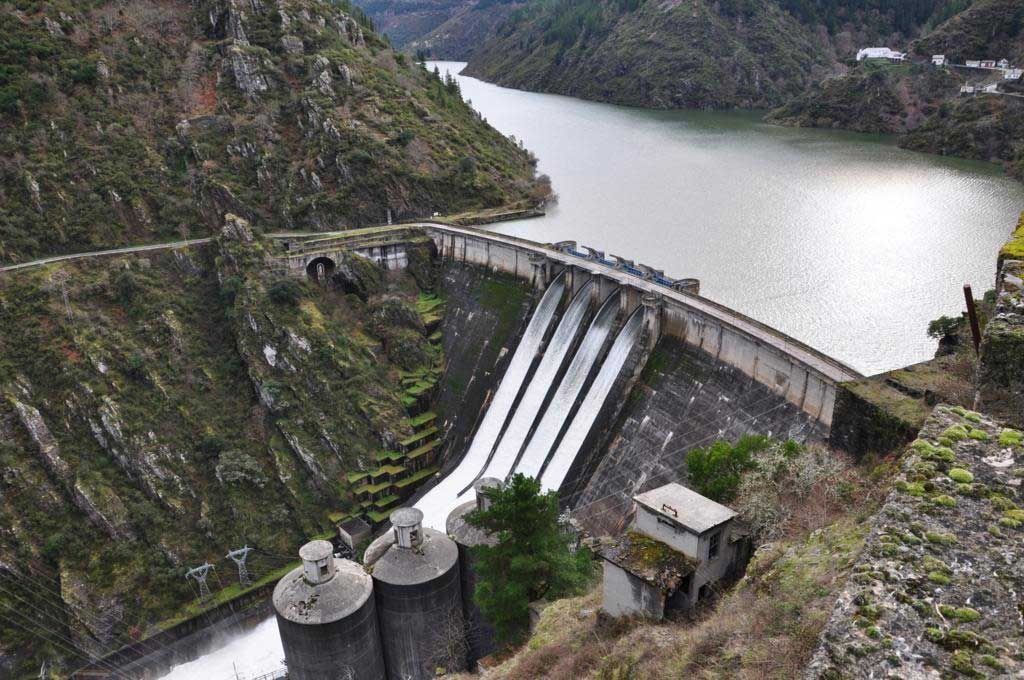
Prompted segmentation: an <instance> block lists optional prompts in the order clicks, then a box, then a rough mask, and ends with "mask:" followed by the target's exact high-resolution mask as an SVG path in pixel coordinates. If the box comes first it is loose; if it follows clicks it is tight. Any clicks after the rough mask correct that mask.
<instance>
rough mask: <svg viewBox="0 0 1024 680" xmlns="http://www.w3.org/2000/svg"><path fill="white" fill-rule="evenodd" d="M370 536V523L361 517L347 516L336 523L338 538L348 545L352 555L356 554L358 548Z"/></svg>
mask: <svg viewBox="0 0 1024 680" xmlns="http://www.w3.org/2000/svg"><path fill="white" fill-rule="evenodd" d="M372 536H373V534H372V529H371V528H370V525H369V524H367V523H366V521H365V520H363V519H362V518H361V517H349V518H348V519H346V520H345V521H343V522H341V523H339V524H338V539H339V540H340V541H341V542H342V543H343V544H344V545H346V546H348V548H349V550H351V551H352V554H353V555H358V554H359V550H360V549H361V548H362V547H363V546H365V545H366V544H367V543H369V542H370V538H372Z"/></svg>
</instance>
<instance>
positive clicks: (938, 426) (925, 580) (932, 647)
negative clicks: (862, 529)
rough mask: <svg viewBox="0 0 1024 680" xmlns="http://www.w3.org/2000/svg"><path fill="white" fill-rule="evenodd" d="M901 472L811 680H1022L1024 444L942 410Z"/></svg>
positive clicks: (975, 418) (983, 419) (983, 422)
mask: <svg viewBox="0 0 1024 680" xmlns="http://www.w3.org/2000/svg"><path fill="white" fill-rule="evenodd" d="M901 468H902V470H901V473H900V476H899V478H898V479H897V482H896V485H895V488H894V489H893V491H892V492H891V493H890V495H889V497H888V498H887V499H886V502H885V504H884V506H883V508H882V510H881V511H880V512H879V513H878V515H877V516H876V517H875V519H874V520H873V528H872V530H871V534H870V536H869V538H868V540H867V543H866V545H865V548H864V551H863V553H862V554H861V557H860V558H859V560H858V562H857V564H856V565H855V566H854V569H853V572H854V573H853V576H852V578H851V581H850V582H849V583H848V584H847V586H846V587H845V588H844V589H843V590H842V591H841V593H840V596H839V599H838V602H837V603H836V606H835V609H834V611H833V612H832V616H831V618H830V620H829V623H828V625H827V627H826V629H825V632H824V634H823V636H822V641H821V644H820V647H819V648H818V650H817V652H816V654H815V656H814V659H813V661H812V663H811V665H810V666H809V668H808V671H807V674H806V676H807V677H808V678H890V677H899V678H939V677H953V676H956V675H957V674H959V675H962V676H965V677H1006V678H1010V677H1020V676H1021V674H1022V673H1024V662H1022V660H1021V659H1022V651H1024V644H1022V640H1024V638H1022V636H1021V634H1022V630H1021V623H1020V616H1021V611H1022V607H1024V563H1022V562H1021V560H1020V555H1019V546H1020V542H1021V535H1022V534H1021V532H1022V530H1024V509H1022V508H1021V504H1024V493H1022V490H1021V479H1022V476H1024V435H1022V433H1021V432H1020V431H1018V430H1014V429H1009V428H1006V427H1003V426H1002V425H1000V424H999V423H997V422H995V421H993V420H991V419H990V418H988V417H987V416H983V415H980V414H978V413H975V412H972V411H966V410H964V409H961V408H958V407H953V408H950V407H948V406H939V407H937V408H936V409H935V411H934V413H933V414H932V416H931V417H930V418H929V419H928V421H927V422H926V423H925V426H924V428H923V429H922V430H921V432H920V435H919V438H918V439H917V440H915V441H914V442H913V443H912V444H911V445H910V446H909V447H908V448H907V450H906V453H905V455H904V457H903V460H902V463H901Z"/></svg>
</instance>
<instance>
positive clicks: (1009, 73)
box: [1003, 68, 1024, 80]
mask: <svg viewBox="0 0 1024 680" xmlns="http://www.w3.org/2000/svg"><path fill="white" fill-rule="evenodd" d="M1022 76H1024V69H1020V68H1008V69H1006V70H1005V71H1003V80H1020V79H1021V77H1022Z"/></svg>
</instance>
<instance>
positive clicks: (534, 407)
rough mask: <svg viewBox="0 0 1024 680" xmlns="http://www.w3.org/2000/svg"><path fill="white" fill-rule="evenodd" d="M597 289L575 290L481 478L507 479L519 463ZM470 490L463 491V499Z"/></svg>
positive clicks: (591, 284) (590, 283)
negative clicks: (528, 438)
mask: <svg viewBox="0 0 1024 680" xmlns="http://www.w3.org/2000/svg"><path fill="white" fill-rule="evenodd" d="M593 291H594V282H593V281H588V282H587V283H586V284H585V285H584V286H583V287H582V288H581V289H580V290H579V292H578V293H576V295H575V297H574V298H573V300H572V302H571V303H570V304H569V307H568V308H567V309H566V311H565V314H564V315H562V319H561V321H559V323H558V328H557V329H556V330H555V334H554V335H553V336H552V337H551V341H550V342H549V343H548V348H547V351H545V352H544V357H543V358H542V359H541V362H540V365H539V366H538V367H537V371H536V373H534V375H533V377H532V378H531V379H530V383H529V385H528V386H527V388H526V392H525V393H524V394H523V398H522V399H521V400H520V402H519V404H518V406H517V407H516V410H515V413H514V414H513V415H512V418H511V419H510V421H509V425H508V427H507V428H506V430H505V432H504V434H502V436H501V441H500V442H499V443H498V448H497V449H496V450H495V451H494V455H493V456H491V459H490V461H488V463H487V467H486V469H485V470H483V471H482V472H481V474H479V475H478V476H479V477H495V478H498V479H504V477H505V476H506V475H507V474H508V472H509V470H510V469H511V468H512V467H513V466H514V465H515V464H516V460H517V459H518V457H519V453H520V451H522V448H523V446H524V445H525V444H526V441H527V437H529V434H530V430H531V429H532V428H533V424H534V423H535V422H536V420H537V416H538V414H539V413H540V412H541V408H542V407H543V406H544V403H545V401H546V400H547V398H548V395H549V394H550V393H551V386H552V384H554V381H555V379H556V378H557V377H558V373H559V371H560V370H561V368H562V366H563V364H564V363H565V360H566V358H567V357H568V355H569V350H570V349H572V346H573V342H574V340H575V338H576V335H577V334H578V333H579V330H580V327H581V326H582V325H583V321H584V320H585V318H586V315H587V311H588V310H589V308H590V303H591V298H592V295H593ZM466 492H467V489H463V490H462V491H461V493H460V494H459V495H460V498H461V496H463V495H464V494H465V493H466Z"/></svg>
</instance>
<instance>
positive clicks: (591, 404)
mask: <svg viewBox="0 0 1024 680" xmlns="http://www.w3.org/2000/svg"><path fill="white" fill-rule="evenodd" d="M642 325H643V308H642V307H641V308H640V309H638V310H636V311H635V312H633V315H632V316H631V317H630V318H629V320H628V321H627V322H626V325H625V326H623V328H622V330H621V331H620V332H619V335H618V337H616V338H615V342H614V343H613V344H612V348H611V349H610V350H609V351H608V356H607V357H605V360H604V363H603V364H601V370H600V371H599V372H598V374H597V377H596V378H594V382H593V383H592V384H591V385H590V389H589V390H587V396H586V397H584V399H583V403H582V404H580V408H579V410H578V411H577V412H576V416H575V417H574V418H573V419H572V424H570V425H569V429H568V430H566V432H565V435H564V436H563V437H562V441H561V442H559V444H558V448H557V449H556V450H555V453H554V454H553V455H552V456H551V460H550V461H549V462H548V464H547V466H546V467H545V468H544V472H543V474H542V476H541V480H540V482H541V487H542V488H543V490H544V491H557V490H558V489H560V488H561V487H562V482H564V481H565V476H566V475H567V474H569V469H570V468H571V467H572V464H573V462H575V460H576V455H577V454H578V453H579V452H580V447H582V446H583V442H584V441H585V440H586V438H587V435H588V434H590V428H591V427H593V426H594V421H595V420H596V419H597V415H598V413H600V411H601V407H602V406H604V402H605V400H606V399H607V398H608V394H609V393H610V392H611V390H612V387H613V386H614V385H615V380H616V378H618V377H619V373H621V372H622V367H623V366H624V365H625V363H626V359H627V358H629V353H630V352H631V351H632V350H633V347H634V346H636V342H637V340H638V339H639V338H640V329H641V328H642Z"/></svg>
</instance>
